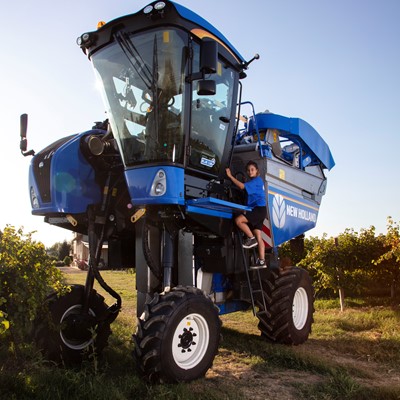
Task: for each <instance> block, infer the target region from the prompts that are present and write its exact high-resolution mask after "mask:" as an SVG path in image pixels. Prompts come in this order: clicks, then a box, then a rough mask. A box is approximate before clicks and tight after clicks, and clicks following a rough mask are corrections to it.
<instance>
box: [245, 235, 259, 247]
mask: <svg viewBox="0 0 400 400" xmlns="http://www.w3.org/2000/svg"><path fill="white" fill-rule="evenodd" d="M256 246H258V243H257V240H256V238H255V237H252V238H247V239H246V240H245V241H244V242H243V247H244V248H245V249H252V248H253V247H256Z"/></svg>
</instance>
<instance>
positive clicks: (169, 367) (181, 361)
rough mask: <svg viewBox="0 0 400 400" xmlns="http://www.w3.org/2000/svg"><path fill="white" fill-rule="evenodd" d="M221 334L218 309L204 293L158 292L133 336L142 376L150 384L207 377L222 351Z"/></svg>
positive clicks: (178, 289)
mask: <svg viewBox="0 0 400 400" xmlns="http://www.w3.org/2000/svg"><path fill="white" fill-rule="evenodd" d="M188 327H189V328H188ZM220 332H221V320H220V319H219V315H218V308H217V307H216V306H215V305H214V304H213V303H212V301H211V300H210V299H209V298H208V297H207V296H205V295H204V293H203V292H202V291H201V290H199V289H197V288H194V287H176V288H173V289H172V290H171V291H170V292H168V293H166V294H158V293H156V294H155V295H154V297H153V299H152V300H151V301H150V302H149V303H146V305H145V311H144V312H143V314H142V316H141V317H140V319H139V320H138V325H137V331H136V334H135V335H134V336H133V339H134V342H135V350H134V358H135V360H136V364H137V367H138V371H139V374H140V375H141V376H142V377H144V378H145V379H146V380H148V381H150V382H188V381H192V380H194V379H198V378H200V377H203V376H204V375H205V374H206V372H207V371H208V369H209V368H210V367H211V366H212V363H213V361H214V357H215V355H216V353H217V351H218V345H219V341H220Z"/></svg>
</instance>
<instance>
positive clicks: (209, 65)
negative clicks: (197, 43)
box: [200, 38, 218, 74]
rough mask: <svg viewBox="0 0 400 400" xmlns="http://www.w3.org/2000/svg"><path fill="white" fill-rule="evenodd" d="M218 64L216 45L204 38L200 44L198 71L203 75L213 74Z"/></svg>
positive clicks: (213, 41) (214, 42)
mask: <svg viewBox="0 0 400 400" xmlns="http://www.w3.org/2000/svg"><path fill="white" fill-rule="evenodd" d="M217 63H218V43H217V42H216V41H215V40H212V39H209V38H205V39H203V40H202V42H201V49H200V71H201V72H202V73H204V74H215V73H216V72H217Z"/></svg>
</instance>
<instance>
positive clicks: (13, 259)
mask: <svg viewBox="0 0 400 400" xmlns="http://www.w3.org/2000/svg"><path fill="white" fill-rule="evenodd" d="M62 279H63V278H62V274H61V273H60V272H59V271H58V270H57V269H56V268H54V267H52V266H51V261H50V259H49V257H48V256H47V254H46V251H45V248H44V246H43V244H42V243H38V242H35V241H33V240H32V233H28V234H24V233H23V231H22V229H18V230H16V229H15V228H14V227H12V226H6V228H5V229H4V232H3V233H2V235H1V237H0V299H1V301H0V324H2V326H3V331H5V330H7V332H6V333H5V334H6V335H7V338H8V339H11V340H12V341H13V342H15V343H20V342H21V341H22V340H24V338H25V337H26V335H27V333H28V331H29V328H30V326H31V323H32V321H33V319H34V318H35V315H36V312H37V310H38V308H39V306H40V305H41V304H42V302H43V300H44V298H45V296H46V295H47V294H48V293H49V291H52V290H56V291H59V290H61V289H63V288H64V285H63V284H62ZM6 318H7V319H6ZM4 328H7V329H4ZM3 333H4V332H3Z"/></svg>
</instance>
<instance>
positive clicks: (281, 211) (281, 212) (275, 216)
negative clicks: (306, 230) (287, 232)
mask: <svg viewBox="0 0 400 400" xmlns="http://www.w3.org/2000/svg"><path fill="white" fill-rule="evenodd" d="M285 210H286V204H285V200H284V199H283V197H282V196H281V195H280V194H276V195H275V196H274V200H273V201H272V221H273V222H274V225H275V226H276V227H277V228H283V227H284V226H285V222H286V213H285Z"/></svg>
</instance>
